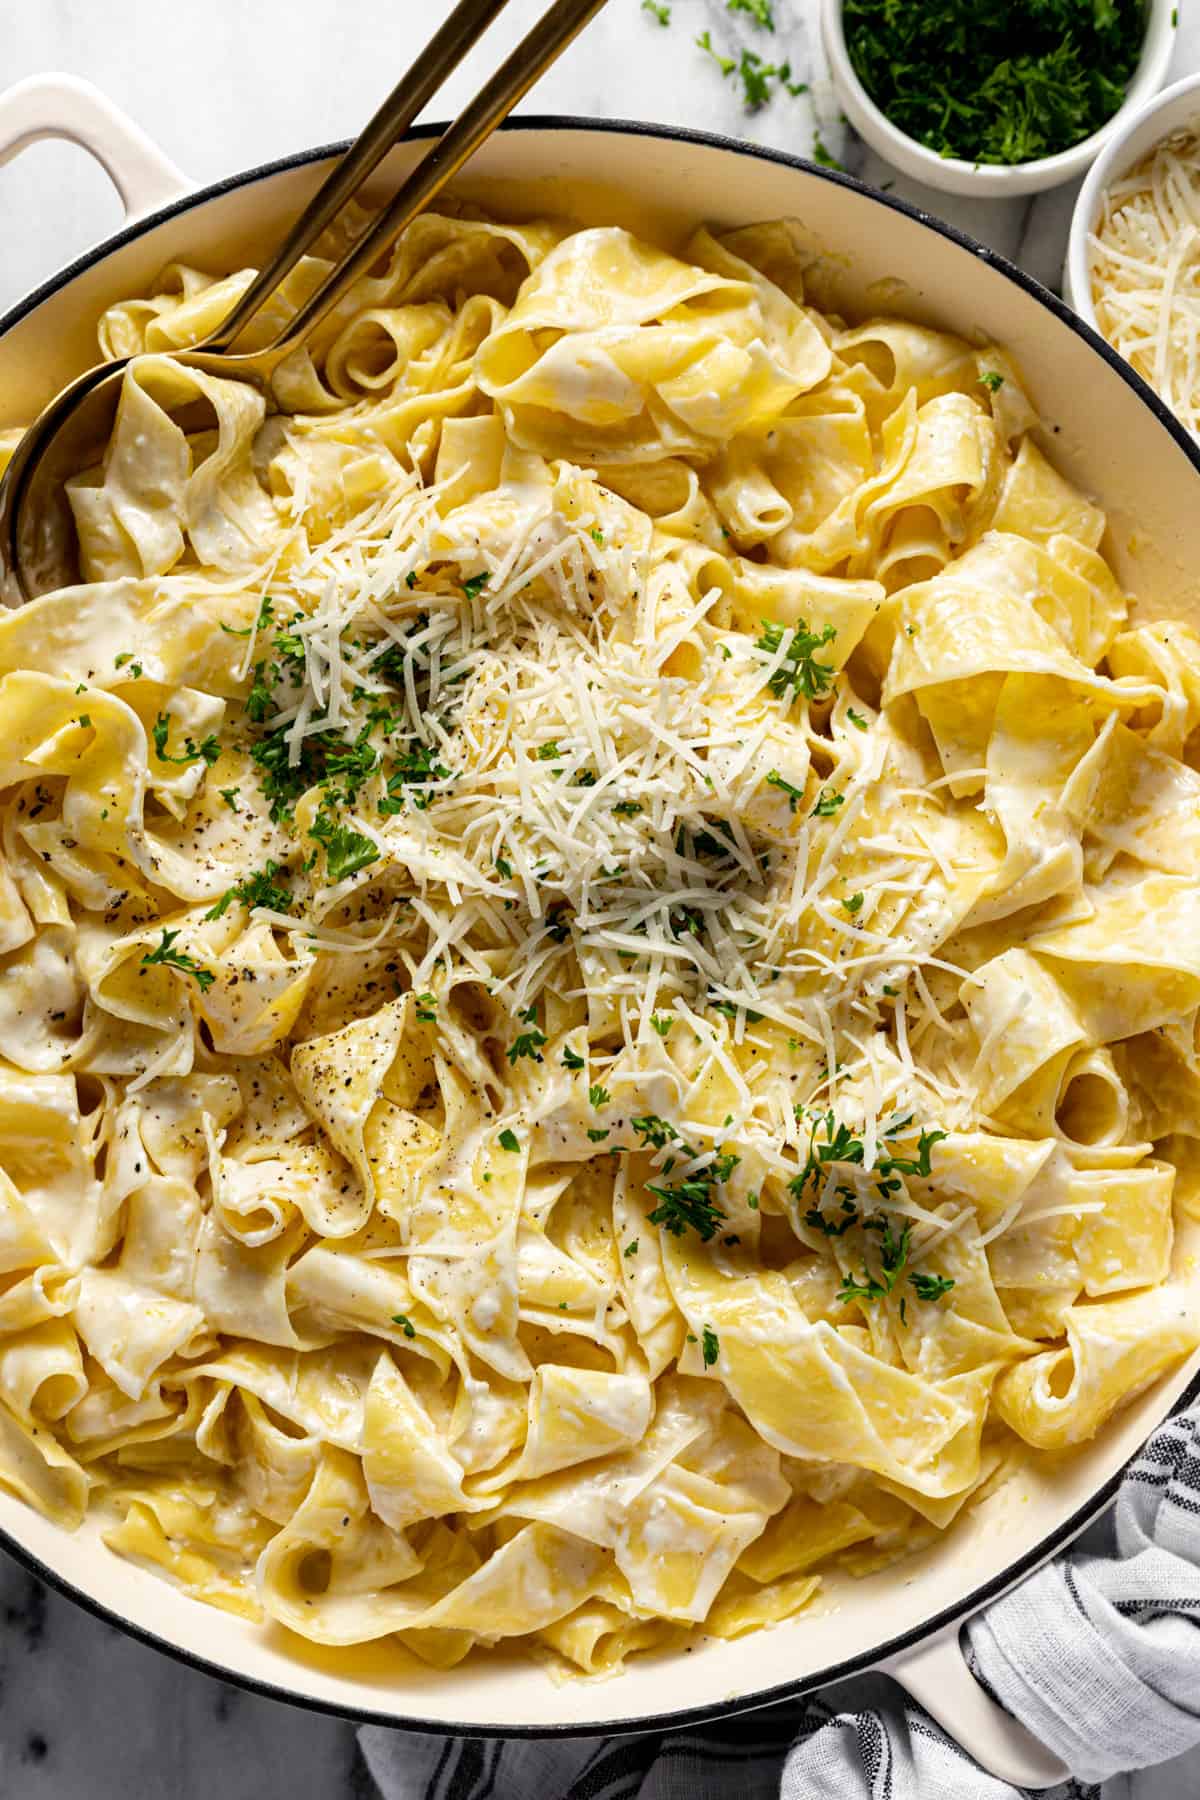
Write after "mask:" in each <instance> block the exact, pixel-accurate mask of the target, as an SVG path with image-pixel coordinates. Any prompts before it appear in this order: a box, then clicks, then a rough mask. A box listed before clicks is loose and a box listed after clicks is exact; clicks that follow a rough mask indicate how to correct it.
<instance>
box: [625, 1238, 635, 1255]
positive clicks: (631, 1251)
mask: <svg viewBox="0 0 1200 1800" xmlns="http://www.w3.org/2000/svg"><path fill="white" fill-rule="evenodd" d="M637 1253H638V1241H637V1239H636V1238H630V1240H629V1242H628V1243H627V1244H626V1246H625V1255H626V1256H636V1255H637Z"/></svg>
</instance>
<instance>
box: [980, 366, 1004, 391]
mask: <svg viewBox="0 0 1200 1800" xmlns="http://www.w3.org/2000/svg"><path fill="white" fill-rule="evenodd" d="M979 385H980V387H985V388H986V389H987V391H988V393H989V394H998V393H999V392H1000V389H1001V388H1002V387H1003V386H1004V377H1003V375H1002V374H1001V373H1000V371H999V369H985V370H984V371H983V373H982V374H981V375H980V377H979Z"/></svg>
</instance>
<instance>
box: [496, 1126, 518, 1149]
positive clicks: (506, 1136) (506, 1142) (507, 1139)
mask: <svg viewBox="0 0 1200 1800" xmlns="http://www.w3.org/2000/svg"><path fill="white" fill-rule="evenodd" d="M500 1148H501V1149H502V1150H519V1149H520V1148H521V1140H520V1138H519V1137H518V1136H517V1134H516V1132H515V1131H508V1130H504V1131H502V1132H501V1133H500Z"/></svg>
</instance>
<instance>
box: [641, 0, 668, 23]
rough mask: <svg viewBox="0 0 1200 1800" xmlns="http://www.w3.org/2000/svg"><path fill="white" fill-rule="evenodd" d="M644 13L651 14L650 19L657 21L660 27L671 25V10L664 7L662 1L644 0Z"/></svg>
mask: <svg viewBox="0 0 1200 1800" xmlns="http://www.w3.org/2000/svg"><path fill="white" fill-rule="evenodd" d="M642 11H643V12H644V13H649V14H650V17H651V18H652V19H656V20H657V21H658V23H659V24H660V25H669V24H670V23H671V9H670V7H669V6H664V5H663V4H662V0H642Z"/></svg>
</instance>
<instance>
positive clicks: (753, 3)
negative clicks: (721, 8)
mask: <svg viewBox="0 0 1200 1800" xmlns="http://www.w3.org/2000/svg"><path fill="white" fill-rule="evenodd" d="M725 10H726V12H731V13H737V12H741V13H749V14H750V17H751V18H752V19H753V20H754V23H755V24H756V25H761V26H762V28H763V30H764V31H774V29H775V15H774V13H773V12H772V11H771V0H725Z"/></svg>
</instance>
